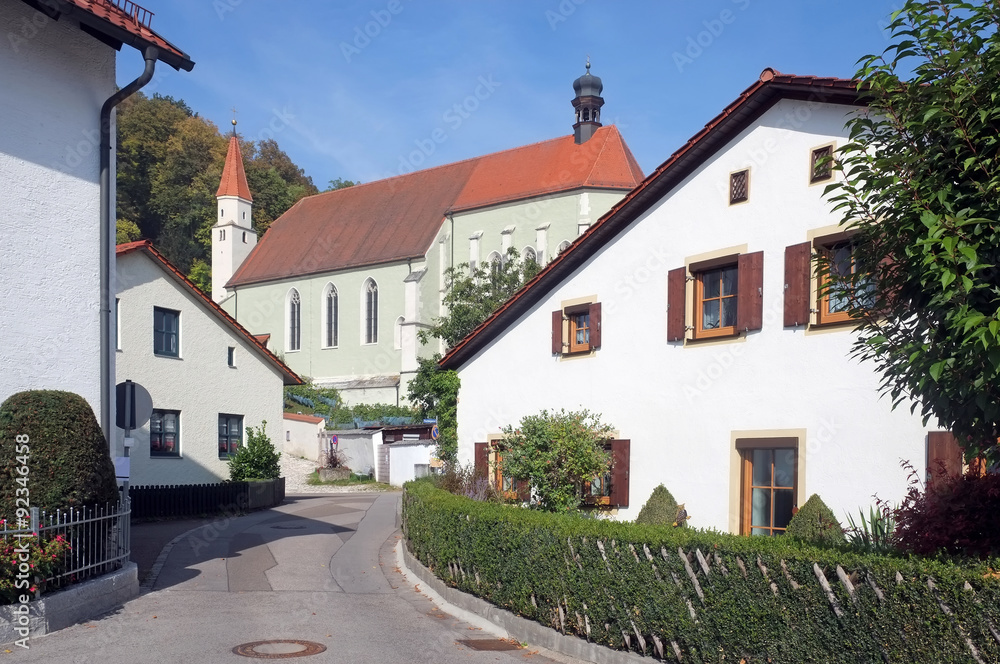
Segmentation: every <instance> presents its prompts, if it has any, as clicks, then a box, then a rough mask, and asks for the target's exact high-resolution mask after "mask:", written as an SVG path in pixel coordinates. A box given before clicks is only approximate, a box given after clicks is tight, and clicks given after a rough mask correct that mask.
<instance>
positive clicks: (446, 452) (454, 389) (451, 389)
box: [407, 354, 461, 466]
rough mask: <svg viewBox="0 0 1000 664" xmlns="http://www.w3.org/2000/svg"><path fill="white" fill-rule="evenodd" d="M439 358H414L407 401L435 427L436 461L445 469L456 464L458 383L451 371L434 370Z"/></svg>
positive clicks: (455, 374)
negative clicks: (441, 463) (439, 461)
mask: <svg viewBox="0 0 1000 664" xmlns="http://www.w3.org/2000/svg"><path fill="white" fill-rule="evenodd" d="M440 360H441V355H440V354H435V355H434V357H431V358H418V360H417V362H418V363H419V368H418V369H417V374H416V375H415V376H414V377H413V379H412V380H410V384H409V387H408V392H407V398H408V399H409V400H410V403H412V404H414V405H415V406H417V407H418V408H419V409H420V414H421V416H422V417H425V418H431V417H433V418H436V419H437V424H438V440H437V451H436V454H437V458H438V459H441V461H444V462H445V463H446V464H448V465H449V466H450V465H452V464H454V463H456V462H457V460H458V388H459V387H460V386H461V381H460V380H459V378H458V373H457V372H455V371H454V370H451V369H449V370H447V371H445V370H443V369H441V367H439V366H438V362H439V361H440Z"/></svg>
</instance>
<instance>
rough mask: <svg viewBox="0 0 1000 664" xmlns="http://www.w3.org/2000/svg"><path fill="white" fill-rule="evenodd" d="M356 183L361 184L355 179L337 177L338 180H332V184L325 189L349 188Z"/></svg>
mask: <svg viewBox="0 0 1000 664" xmlns="http://www.w3.org/2000/svg"><path fill="white" fill-rule="evenodd" d="M356 184H361V183H360V182H355V181H353V180H345V179H344V178H337V179H336V180H330V186H329V187H327V188H326V189H325V191H336V190H337V189H347V188H348V187H353V186H354V185H356Z"/></svg>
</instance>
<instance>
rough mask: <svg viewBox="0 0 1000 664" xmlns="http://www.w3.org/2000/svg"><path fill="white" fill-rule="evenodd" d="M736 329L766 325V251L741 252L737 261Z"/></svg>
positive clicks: (757, 327)
mask: <svg viewBox="0 0 1000 664" xmlns="http://www.w3.org/2000/svg"><path fill="white" fill-rule="evenodd" d="M737 270H738V274H739V276H738V283H737V291H736V331H737V332H743V331H745V330H759V329H760V328H761V327H763V325H764V252H763V251H757V252H754V253H752V254H740V258H739V261H738V262H737Z"/></svg>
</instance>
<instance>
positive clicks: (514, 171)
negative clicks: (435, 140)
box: [227, 126, 642, 287]
mask: <svg viewBox="0 0 1000 664" xmlns="http://www.w3.org/2000/svg"><path fill="white" fill-rule="evenodd" d="M641 180H642V170H641V169H640V168H639V165H638V164H637V163H636V161H635V158H634V157H633V156H632V153H631V152H630V151H629V149H628V147H627V146H626V145H625V141H624V139H622V137H621V134H620V133H619V132H618V129H617V128H616V127H614V126H609V127H601V128H600V129H598V130H597V133H596V134H595V135H594V136H593V137H591V139H590V140H589V141H587V142H585V143H583V144H582V145H576V144H575V143H574V142H573V137H572V136H563V137H561V138H556V139H552V140H549V141H544V142H541V143H535V144H533V145H527V146H524V147H520V148H514V149H512V150H505V151H503V152H496V153H493V154H490V155H486V156H483V157H476V158H474V159H468V160H465V161H460V162H456V163H453V164H447V165H445V166H438V167H436V168H429V169H426V170H422V171H417V172H415V173H408V174H406V175H400V176H397V177H393V178H388V179H386V180H379V181H376V182H371V183H368V184H362V185H356V186H354V187H348V188H346V189H338V190H336V191H330V192H325V193H322V194H318V195H316V196H310V197H308V198H304V199H302V200H300V201H299V202H298V203H296V204H295V205H294V206H292V208H291V209H289V210H288V211H287V212H285V214H283V215H282V216H281V217H280V218H278V219H277V220H276V221H275V222H274V223H273V224H271V227H270V229H269V230H268V231H267V233H266V234H265V235H264V237H263V238H261V241H260V242H258V243H257V246H256V247H254V248H253V250H252V252H251V253H250V256H249V257H247V260H245V261H244V262H243V265H242V266H240V268H239V269H238V270H237V271H236V274H235V275H233V278H232V279H231V280H230V282H229V284H227V286H230V287H232V286H242V285H246V284H253V283H259V282H264V281H271V280H275V279H283V278H287V277H293V276H304V275H309V274H316V273H322V272H330V271H333V270H341V269H345V268H350V267H358V266H362V265H376V264H380V263H389V262H394V261H403V260H406V259H409V258H421V257H423V255H424V252H426V251H427V248H428V247H429V246H430V244H431V242H433V240H434V236H435V235H436V234H437V232H438V230H440V228H441V224H442V222H443V220H444V217H445V215H446V214H448V213H450V212H459V211H467V210H472V209H475V208H480V207H486V206H489V205H495V204H498V203H506V202H510V201H517V200H521V199H525V198H530V197H533V196H541V195H547V194H554V193H559V192H564V191H571V190H574V189H579V188H582V187H592V188H599V189H612V190H618V191H627V190H630V189H632V188H633V187H635V185H636V184H638V183H639V182H640V181H641Z"/></svg>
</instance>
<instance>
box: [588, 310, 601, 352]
mask: <svg viewBox="0 0 1000 664" xmlns="http://www.w3.org/2000/svg"><path fill="white" fill-rule="evenodd" d="M590 347H591V349H597V348H600V347H601V303H600V302H595V303H593V304H592V305H590Z"/></svg>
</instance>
